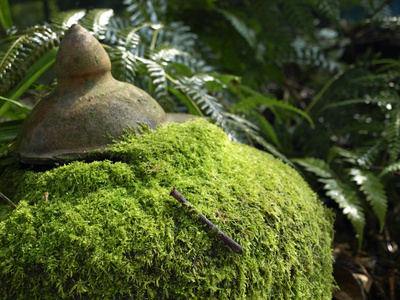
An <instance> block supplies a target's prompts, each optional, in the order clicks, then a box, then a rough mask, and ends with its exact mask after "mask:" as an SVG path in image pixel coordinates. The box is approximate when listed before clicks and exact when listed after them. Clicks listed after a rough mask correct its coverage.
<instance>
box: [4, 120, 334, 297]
mask: <svg viewBox="0 0 400 300" xmlns="http://www.w3.org/2000/svg"><path fill="white" fill-rule="evenodd" d="M109 152H110V155H111V157H112V159H113V161H114V162H112V161H102V162H92V163H84V162H73V163H71V164H68V165H65V166H61V167H58V168H54V169H52V170H49V171H46V172H34V171H21V170H19V171H18V170H16V169H10V170H8V171H7V173H6V175H5V177H3V180H2V182H1V183H0V190H5V189H6V187H9V186H10V183H11V182H15V183H16V185H15V186H17V188H15V189H14V190H13V201H14V202H16V203H18V209H16V210H12V209H10V208H9V207H8V206H7V205H0V211H1V213H0V218H1V219H0V220H1V222H0V297H2V298H21V299H22V298H27V297H28V298H35V297H37V298H44V299H54V298H57V299H59V298H90V299H93V298H99V299H100V298H101V299H113V298H114V297H115V298H117V299H119V298H124V299H125V298H126V297H132V298H133V299H196V298H199V299H289V298H292V299H331V291H332V288H333V278H332V258H331V248H330V247H331V242H332V234H333V231H332V214H331V213H330V212H329V211H327V210H326V209H325V208H324V207H323V205H322V204H321V203H320V201H319V200H318V199H317V198H316V195H315V194H314V193H313V192H312V191H311V189H310V188H309V187H308V186H307V184H306V183H305V182H304V180H303V179H302V178H301V176H300V175H299V174H298V173H297V172H296V171H294V170H293V169H292V168H290V167H289V166H288V165H286V164H284V163H282V162H281V161H279V160H277V159H274V158H273V157H271V156H270V155H268V154H267V153H264V152H261V151H258V150H256V149H253V148H250V147H248V146H245V145H241V144H237V143H232V142H230V141H229V140H228V139H227V137H226V136H225V134H224V133H223V132H222V131H221V130H220V129H219V128H217V127H216V126H214V125H211V124H208V123H206V122H205V121H201V120H199V121H194V122H187V123H184V124H167V125H164V126H162V127H160V128H159V129H158V130H157V131H145V132H143V134H142V137H141V138H138V137H136V136H135V135H128V134H127V135H126V136H124V138H123V140H122V141H121V142H119V143H118V144H116V145H114V146H112V147H111V148H110V149H109ZM116 161H118V162H116ZM174 186H175V187H176V188H177V189H178V190H179V191H180V192H181V193H182V194H183V195H184V196H185V197H186V199H187V200H188V201H189V202H190V203H191V204H192V205H193V206H195V207H196V209H197V210H198V211H200V212H201V213H202V214H203V215H205V216H206V217H207V218H209V219H210V220H211V221H212V222H213V223H214V224H216V225H217V226H218V227H219V228H220V229H221V230H222V231H224V232H225V233H226V234H227V235H229V236H231V237H232V238H233V239H234V240H236V241H237V242H238V243H239V244H240V245H242V247H243V248H244V253H243V254H242V255H239V254H235V253H233V252H232V251H231V249H230V248H228V247H227V246H226V245H225V244H223V243H222V242H221V241H220V240H219V239H218V238H217V237H216V236H215V235H214V233H213V232H212V231H210V230H208V229H207V228H206V227H205V225H203V224H202V223H201V222H200V221H199V220H198V219H197V217H196V216H195V215H193V213H190V212H189V211H187V210H186V209H185V208H184V207H182V206H181V204H179V203H178V201H176V200H175V199H174V198H173V197H170V196H169V193H170V191H171V190H172V188H173V187H174ZM45 192H48V193H49V197H48V201H47V202H45V201H44V196H43V195H44V193H45Z"/></svg>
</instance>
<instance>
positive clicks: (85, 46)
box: [9, 24, 167, 164]
mask: <svg viewBox="0 0 400 300" xmlns="http://www.w3.org/2000/svg"><path fill="white" fill-rule="evenodd" d="M55 72H56V77H57V82H58V83H57V87H56V88H55V89H54V91H53V92H52V93H51V94H49V95H48V96H46V97H44V98H43V99H41V100H40V101H39V102H38V103H37V104H36V105H35V106H34V107H33V109H32V111H31V112H30V113H29V114H28V116H27V118H26V120H25V122H24V123H23V125H22V128H21V131H20V133H19V135H18V137H17V139H16V141H15V142H14V143H13V144H12V145H11V146H10V148H9V150H10V153H14V154H15V155H17V156H18V157H19V160H20V161H21V162H23V163H29V164H54V163H57V162H59V163H63V162H68V161H71V160H76V159H84V158H86V157H87V155H88V152H91V151H94V150H98V151H97V153H102V151H103V150H104V149H105V147H106V146H107V145H108V144H110V143H112V142H113V140H116V139H118V138H119V137H120V136H121V133H122V131H123V130H124V129H126V128H128V127H130V128H132V129H137V127H138V126H140V124H143V123H145V124H147V125H148V126H150V127H151V128H155V127H156V126H157V125H159V124H162V123H164V122H166V121H167V117H166V114H165V112H164V110H163V109H162V108H161V106H160V105H159V104H158V103H157V102H156V101H155V100H154V99H153V98H152V97H151V96H150V95H148V94H147V93H146V92H144V91H143V90H141V89H139V88H137V87H135V86H133V85H131V84H128V83H124V82H120V81H117V80H115V79H114V78H113V77H112V75H111V62H110V59H109V57H108V55H107V53H106V51H105V50H104V49H103V47H102V46H101V44H100V43H99V42H98V41H97V40H96V39H95V38H94V37H93V36H92V35H91V34H90V33H89V32H88V31H87V30H85V29H84V28H83V27H81V26H80V25H77V24H75V25H72V26H71V28H70V29H69V30H68V32H67V33H66V35H65V37H64V38H63V40H62V42H61V44H60V48H59V51H58V54H57V58H56V62H55Z"/></svg>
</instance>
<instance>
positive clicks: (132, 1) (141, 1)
mask: <svg viewBox="0 0 400 300" xmlns="http://www.w3.org/2000/svg"><path fill="white" fill-rule="evenodd" d="M123 3H124V4H125V5H128V7H127V8H126V10H127V11H128V12H130V13H131V17H130V20H131V22H132V24H134V25H137V24H140V23H144V22H152V23H157V22H159V21H161V20H160V19H159V18H162V17H165V14H166V12H167V2H166V1H162V0H153V1H146V0H124V2H123Z"/></svg>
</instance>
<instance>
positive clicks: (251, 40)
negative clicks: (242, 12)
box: [216, 9, 256, 48]
mask: <svg viewBox="0 0 400 300" xmlns="http://www.w3.org/2000/svg"><path fill="white" fill-rule="evenodd" d="M216 11H217V12H219V13H220V14H222V15H223V16H224V17H225V18H226V19H227V20H228V21H229V22H230V23H231V24H232V26H233V27H234V28H235V29H236V31H237V32H239V34H240V35H241V36H242V37H243V38H244V39H245V40H246V41H247V43H248V44H249V45H250V47H251V48H255V46H256V35H255V33H254V31H253V30H252V29H251V28H249V27H248V26H247V25H246V23H245V22H244V21H243V20H242V19H241V18H240V17H238V16H237V15H236V14H234V13H233V12H230V11H228V10H225V9H216Z"/></svg>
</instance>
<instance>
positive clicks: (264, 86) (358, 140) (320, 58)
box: [0, 0, 400, 243]
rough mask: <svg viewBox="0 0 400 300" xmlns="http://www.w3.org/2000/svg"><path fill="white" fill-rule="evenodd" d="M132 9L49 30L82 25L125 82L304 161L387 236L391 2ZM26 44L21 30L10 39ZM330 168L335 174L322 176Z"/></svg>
mask: <svg viewBox="0 0 400 300" xmlns="http://www.w3.org/2000/svg"><path fill="white" fill-rule="evenodd" d="M124 4H125V7H126V10H125V14H124V17H122V16H111V12H110V10H92V11H89V12H86V11H83V10H81V11H69V12H63V13H61V14H60V15H58V16H57V17H55V18H54V20H53V22H52V23H51V24H48V28H50V29H51V30H52V31H54V32H56V34H57V37H61V36H62V31H64V30H65V29H66V28H68V25H67V24H69V25H70V24H71V23H73V22H77V21H79V22H80V23H81V24H84V26H85V27H86V28H88V29H89V30H91V31H92V32H93V34H95V36H96V37H97V38H98V39H100V40H101V42H102V43H103V44H104V46H105V48H106V49H107V51H108V53H109V55H110V57H111V60H112V64H113V74H114V76H115V77H116V78H118V79H120V80H123V81H128V82H134V83H135V85H138V86H139V87H141V88H143V89H145V90H146V91H148V92H149V93H150V94H152V95H153V96H154V97H155V98H156V99H157V101H159V102H160V103H161V104H162V106H163V107H164V108H165V109H166V110H167V111H189V112H190V113H192V114H195V115H205V116H207V117H209V118H210V119H213V120H214V122H216V123H217V124H219V125H220V126H221V127H223V128H224V130H225V131H226V132H227V133H228V135H229V137H230V138H232V139H236V140H238V141H242V142H246V143H249V144H251V145H255V146H257V147H260V148H263V149H265V150H267V151H269V152H271V153H273V154H274V155H275V156H278V157H280V158H281V159H282V160H284V161H286V162H288V163H291V161H290V160H289V159H288V158H296V160H294V161H296V163H299V164H300V165H302V166H305V167H306V168H307V169H310V170H311V172H310V173H306V174H305V176H306V177H307V179H308V180H309V182H310V184H311V185H312V186H314V187H315V188H316V189H317V190H322V191H324V192H322V193H321V195H320V196H321V198H322V199H324V200H326V199H327V198H326V196H328V197H329V198H330V199H332V200H333V201H327V204H328V205H329V206H333V207H337V206H339V210H341V211H342V212H345V213H346V215H347V216H348V217H349V220H350V221H352V223H353V225H354V227H355V229H356V232H357V233H358V235H359V236H360V237H362V236H363V232H364V227H365V224H367V226H375V225H376V228H379V229H381V230H382V229H383V227H384V226H385V216H386V214H387V213H388V212H390V211H393V209H394V208H397V209H398V208H399V207H400V198H399V195H400V181H399V180H398V178H399V174H400V168H399V163H398V160H399V151H400V138H399V135H400V130H399V124H400V121H399V120H400V103H399V102H400V99H399V96H398V94H399V89H400V87H399V85H398V84H397V81H398V78H399V74H400V65H399V61H398V52H399V51H398V50H399V49H398V46H397V44H396V43H395V42H393V41H397V40H398V39H399V37H398V34H397V32H398V30H397V29H398V25H399V23H398V16H397V15H396V14H397V13H398V12H396V11H394V10H393V6H390V1H359V0H356V1H351V2H349V1H344V0H340V1H333V0H322V1H321V0H303V1H299V0H289V1H282V0H274V1H262V0H258V1H233V2H232V1H225V0H222V1H192V2H190V1H189V2H188V1H173V2H167V1H163V0H156V1H144V0H139V1H131V0H125V1H124ZM72 16H75V17H74V18H73V17H72ZM125 17H128V19H127V18H125ZM72 20H73V21H72ZM60 24H64V25H60ZM11 25H12V23H10V25H9V26H11ZM17 36H20V35H18V33H16V32H15V30H9V39H11V40H12V39H13V37H14V39H16V38H17ZM4 45H5V44H4ZM43 45H48V43H46V42H45V41H43ZM2 49H3V48H2ZM4 49H6V48H4ZM1 53H3V50H1ZM39 53H43V52H40V51H39ZM10 58H12V57H10ZM44 65H46V64H44ZM17 70H18V69H17V68H15V69H13V68H12V69H11V70H10V71H11V72H14V71H17ZM19 76H21V74H20V75H19ZM28 77H29V76H28ZM10 78H17V81H18V77H13V76H10ZM17 95H18V96H17V97H14V98H12V97H11V94H2V96H3V97H6V98H8V99H10V100H14V101H15V100H18V99H19V97H20V94H17ZM11 103H12V102H10V101H8V103H7V107H6V108H7V109H0V115H1V112H6V116H8V117H9V118H10V119H13V120H17V119H21V118H24V116H25V114H26V108H25V109H23V108H19V107H17V106H15V105H11ZM304 121H306V122H304ZM12 122H16V121H12ZM9 126H10V129H7V124H6V125H3V127H2V128H5V129H6V131H4V132H5V134H4V135H2V132H3V131H0V143H1V146H2V148H1V149H0V151H1V152H2V153H5V152H4V151H5V149H6V146H7V143H8V142H9V141H10V139H12V138H13V136H12V135H11V134H10V132H14V133H15V132H16V131H15V130H14V131H12V128H14V129H15V126H17V125H16V123H9ZM301 162H302V163H301ZM313 164H316V165H313ZM322 165H324V166H325V167H329V168H330V170H331V171H332V173H331V174H330V175H329V176H328V177H324V176H321V174H318V173H315V171H316V169H315V168H317V169H318V168H320V167H321V166H322ZM312 173H314V174H316V175H317V176H316V177H315V176H314V177H313V176H310V174H312ZM366 204H367V205H366ZM375 220H377V221H378V222H379V224H375V223H376V222H375ZM392 234H394V233H392ZM399 238H400V236H399ZM359 241H360V243H361V239H360V240H359Z"/></svg>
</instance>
